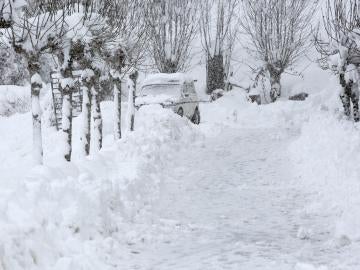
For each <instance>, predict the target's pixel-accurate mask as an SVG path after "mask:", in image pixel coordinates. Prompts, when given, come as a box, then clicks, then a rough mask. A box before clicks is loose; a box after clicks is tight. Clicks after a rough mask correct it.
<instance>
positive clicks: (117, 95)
mask: <svg viewBox="0 0 360 270" xmlns="http://www.w3.org/2000/svg"><path fill="white" fill-rule="evenodd" d="M112 80H113V87H114V110H115V119H114V136H115V140H120V139H121V136H122V134H121V80H120V78H116V77H112Z"/></svg>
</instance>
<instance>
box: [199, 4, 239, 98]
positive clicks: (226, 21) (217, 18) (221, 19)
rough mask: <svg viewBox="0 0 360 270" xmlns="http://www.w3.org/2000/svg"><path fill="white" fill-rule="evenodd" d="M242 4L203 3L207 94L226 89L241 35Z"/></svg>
mask: <svg viewBox="0 0 360 270" xmlns="http://www.w3.org/2000/svg"><path fill="white" fill-rule="evenodd" d="M239 3H240V1H239V0H228V1H222V0H203V1H200V33H201V40H202V45H203V49H204V51H205V54H206V72H207V80H206V81H207V93H208V94H211V93H212V92H213V91H214V90H216V89H225V88H226V86H227V85H228V79H229V75H230V64H231V57H232V51H233V46H234V42H235V38H236V36H237V33H238V23H237V21H238V20H237V15H238V14H237V13H238V7H239Z"/></svg>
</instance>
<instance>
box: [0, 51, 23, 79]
mask: <svg viewBox="0 0 360 270" xmlns="http://www.w3.org/2000/svg"><path fill="white" fill-rule="evenodd" d="M27 78H28V72H27V68H26V62H25V60H24V59H23V57H21V56H20V55H19V54H17V53H15V52H14V50H13V49H12V48H0V85H24V84H25V83H26V81H27Z"/></svg>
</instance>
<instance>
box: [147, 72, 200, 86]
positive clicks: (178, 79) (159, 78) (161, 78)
mask: <svg viewBox="0 0 360 270" xmlns="http://www.w3.org/2000/svg"><path fill="white" fill-rule="evenodd" d="M193 81H194V80H193V79H192V78H191V77H190V76H189V75H187V74H185V73H172V74H168V73H156V74H151V75H149V76H148V77H147V78H146V79H145V80H144V83H143V85H150V84H183V83H185V82H193Z"/></svg>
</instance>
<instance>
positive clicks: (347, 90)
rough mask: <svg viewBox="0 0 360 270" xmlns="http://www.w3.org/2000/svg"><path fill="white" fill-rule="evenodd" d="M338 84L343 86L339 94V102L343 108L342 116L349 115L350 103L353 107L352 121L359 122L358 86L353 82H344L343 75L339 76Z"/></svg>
mask: <svg viewBox="0 0 360 270" xmlns="http://www.w3.org/2000/svg"><path fill="white" fill-rule="evenodd" d="M340 83H341V85H342V86H343V90H342V92H341V94H340V99H341V102H342V104H343V106H344V114H345V115H346V116H347V117H350V115H351V103H352V106H353V116H354V121H355V122H359V121H360V115H359V90H358V85H357V84H356V83H354V82H353V81H350V82H348V83H347V82H345V80H344V77H343V75H342V76H341V75H340Z"/></svg>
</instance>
